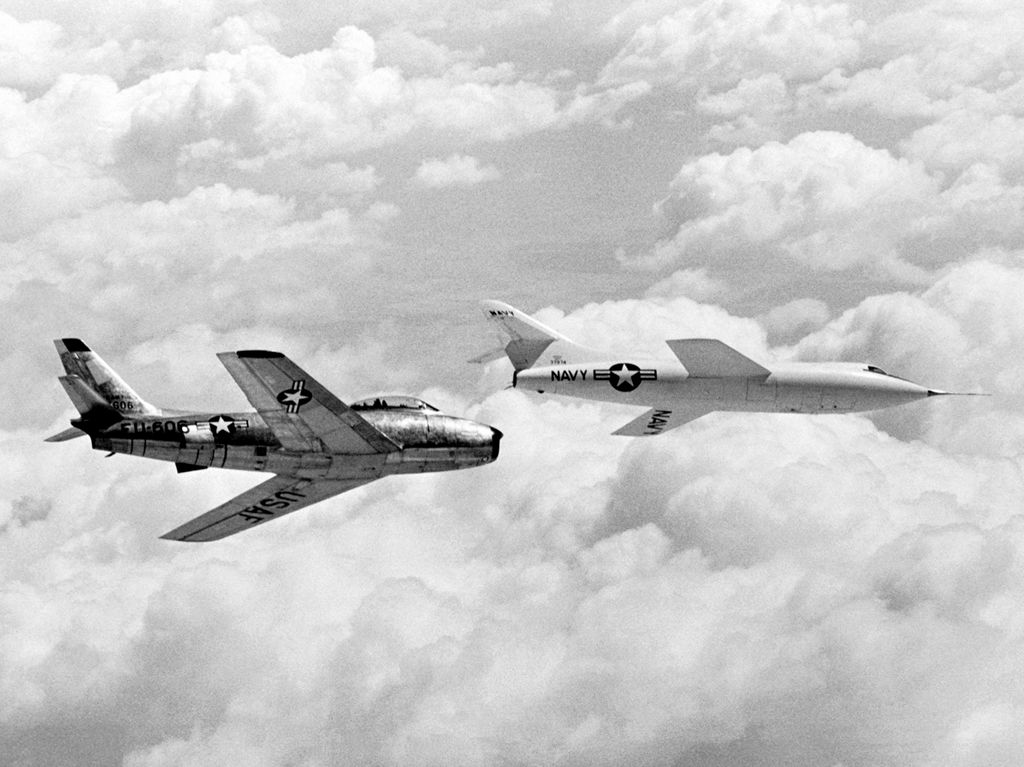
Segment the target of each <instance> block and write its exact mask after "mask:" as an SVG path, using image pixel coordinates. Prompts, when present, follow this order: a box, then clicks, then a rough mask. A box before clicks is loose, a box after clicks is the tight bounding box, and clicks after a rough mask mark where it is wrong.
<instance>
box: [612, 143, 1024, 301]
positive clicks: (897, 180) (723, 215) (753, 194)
mask: <svg viewBox="0 0 1024 767" xmlns="http://www.w3.org/2000/svg"><path fill="white" fill-rule="evenodd" d="M670 187H671V194H670V196H669V197H667V198H665V199H664V200H663V201H662V202H661V203H660V204H659V206H658V210H657V212H658V214H659V215H660V217H661V218H663V219H664V220H665V222H666V223H667V224H668V225H669V226H671V227H672V229H673V230H674V233H673V235H672V236H671V237H669V238H665V239H663V240H661V241H660V242H659V243H658V244H657V245H656V246H655V247H654V248H652V249H650V250H649V251H647V252H643V253H640V254H637V255H635V256H629V255H623V256H622V259H623V260H624V261H625V262H626V263H628V264H631V265H636V266H642V267H648V268H658V267H664V266H668V265H675V264H680V263H687V262H689V263H692V262H693V260H698V262H699V263H707V264H710V265H713V266H735V264H736V263H737V262H739V261H742V260H745V259H747V258H749V257H750V256H751V255H752V254H754V253H757V254H758V256H759V257H760V258H762V259H771V260H781V261H783V262H789V263H790V264H792V265H793V266H792V267H790V268H793V269H796V268H804V267H810V268H811V269H814V270H822V271H843V270H851V269H858V270H861V271H866V272H868V273H870V274H873V275H876V276H884V277H886V278H889V279H896V280H899V281H904V282H909V283H922V282H925V281H927V280H929V279H930V276H929V275H930V273H931V272H932V271H933V270H934V269H935V268H936V267H938V266H940V265H942V264H945V263H948V262H950V261H954V260H957V259H958V258H962V257H963V256H964V255H966V254H967V253H969V252H971V251H972V250H973V249H974V248H976V247H977V246H978V245H979V244H981V243H988V244H992V245H1001V246H1005V247H1017V246H1019V244H1020V242H1019V238H1018V237H1017V234H1016V230H1015V224H1014V223H1013V222H1015V221H1017V220H1018V217H1019V206H1018V205H1017V202H1016V200H1017V198H1018V197H1019V195H1020V194H1021V187H1018V186H1016V185H1013V184H1011V183H1009V182H1006V181H1004V180H1003V179H1002V178H1001V177H1000V176H999V174H998V172H995V171H993V169H992V168H990V167H987V166H981V165H974V166H971V167H970V168H969V169H968V170H966V171H965V172H964V173H963V174H961V175H960V176H959V177H957V178H956V179H955V181H954V182H953V183H951V184H949V185H947V186H943V183H942V179H941V177H940V176H937V175H934V174H932V173H929V172H928V170H927V169H926V167H925V166H924V165H923V164H921V163H920V162H914V161H911V160H908V159H905V158H901V157H897V156H893V155H892V154H891V153H890V152H889V151H888V150H884V149H873V148H871V147H868V146H866V145H864V144H863V143H861V142H859V141H857V140H856V139H854V138H853V137H851V136H849V135H848V134H841V133H833V132H816V133H806V134H801V135H799V136H797V137H795V138H794V139H792V140H791V141H790V142H788V143H786V144H780V143H777V142H769V143H767V144H765V145H763V146H761V147H758V148H757V149H753V150H751V149H748V148H745V147H744V148H740V149H736V150H734V151H733V152H732V153H730V154H728V155H721V154H717V153H715V154H710V155H705V156H703V157H700V158H698V159H696V160H694V161H692V162H688V163H686V164H685V165H684V166H683V167H682V168H681V169H680V171H679V173H678V174H677V175H676V177H675V178H674V179H673V180H672V183H671V185H670Z"/></svg>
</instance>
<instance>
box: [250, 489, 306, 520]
mask: <svg viewBox="0 0 1024 767" xmlns="http://www.w3.org/2000/svg"><path fill="white" fill-rule="evenodd" d="M305 497H306V494H305V493H300V492H299V491H298V490H279V491H278V492H276V493H274V494H273V495H270V496H267V497H266V498H263V499H261V500H259V501H257V502H256V503H254V504H253V505H252V506H246V507H245V508H244V509H242V510H241V511H240V512H238V515H239V516H240V517H241V518H242V519H245V520H248V522H249V523H251V524H253V525H255V524H259V523H260V522H264V521H266V520H268V519H270V518H271V517H273V516H274V514H275V513H277V512H278V511H284V510H285V509H287V508H289V507H291V506H294V505H295V504H296V503H298V502H299V501H301V500H302V499H303V498H305Z"/></svg>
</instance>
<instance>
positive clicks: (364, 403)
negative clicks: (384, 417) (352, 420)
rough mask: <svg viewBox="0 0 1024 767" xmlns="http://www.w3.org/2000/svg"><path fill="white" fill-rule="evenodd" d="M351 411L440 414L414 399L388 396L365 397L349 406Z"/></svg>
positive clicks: (431, 406)
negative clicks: (414, 411) (399, 411)
mask: <svg viewBox="0 0 1024 767" xmlns="http://www.w3.org/2000/svg"><path fill="white" fill-rule="evenodd" d="M349 407H350V408H352V409H353V410H424V411H429V412H432V413H438V412H440V411H439V410H438V409H437V408H436V407H434V406H433V405H429V404H427V403H426V402H424V401H423V400H421V399H417V398H416V397H406V396H403V395H393V394H391V395H388V396H385V397H367V398H366V399H361V400H359V401H358V402H353V403H352V404H351V405H349Z"/></svg>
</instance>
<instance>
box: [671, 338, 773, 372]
mask: <svg viewBox="0 0 1024 767" xmlns="http://www.w3.org/2000/svg"><path fill="white" fill-rule="evenodd" d="M665 343H667V344H668V346H669V348H670V349H671V350H672V352H673V353H674V354H675V355H676V356H677V357H678V358H679V361H680V362H682V363H683V367H685V368H686V372H687V373H689V374H690V377H691V378H767V377H768V376H769V375H771V372H772V371H770V370H769V369H768V368H766V367H764V366H763V365H759V364H757V363H756V362H754V361H753V360H752V359H750V357H747V356H745V355H743V354H740V353H739V352H738V351H736V350H735V349H733V348H732V347H731V346H728V345H726V344H724V343H722V342H721V341H719V340H718V339H717V338H680V339H676V340H674V341H666V342H665Z"/></svg>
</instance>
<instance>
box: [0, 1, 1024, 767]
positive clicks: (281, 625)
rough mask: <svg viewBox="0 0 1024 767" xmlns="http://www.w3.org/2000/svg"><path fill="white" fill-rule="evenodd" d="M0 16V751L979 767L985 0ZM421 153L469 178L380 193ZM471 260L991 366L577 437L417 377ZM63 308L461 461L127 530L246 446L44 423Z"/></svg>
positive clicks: (1011, 704)
mask: <svg viewBox="0 0 1024 767" xmlns="http://www.w3.org/2000/svg"><path fill="white" fill-rule="evenodd" d="M5 11H6V13H8V14H10V16H5V17H3V18H2V19H0V27H2V28H3V30H4V32H2V33H0V63H2V64H3V66H0V70H2V71H3V73H4V76H5V77H6V79H5V80H3V84H4V87H3V88H2V89H0V109H2V112H3V114H4V115H5V120H4V121H3V123H2V124H0V199H2V200H3V202H4V205H5V211H6V212H7V215H6V217H5V218H4V221H3V223H2V224H0V261H2V262H3V264H4V269H3V272H2V275H0V303H2V305H3V309H4V318H5V321H6V324H5V333H4V334H3V336H0V395H2V396H0V414H2V418H0V422H2V424H0V466H3V470H4V483H3V484H2V487H0V576H2V577H0V753H3V754H4V755H5V757H6V758H7V761H11V762H13V763H16V764H17V763H24V764H44V763H45V764H57V763H62V762H65V761H67V758H68V757H67V755H68V754H69V753H71V754H74V755H75V759H76V761H77V762H78V763H81V764H97V765H98V764H103V765H107V764H119V763H120V764H126V765H132V766H133V767H142V766H143V765H145V766H146V767H158V766H160V765H175V764H182V763H188V764H195V765H204V764H209V765H213V764H224V763H246V764H250V763H251V764H260V765H266V766H267V767H277V766H278V765H282V766H283V765H292V764H303V765H309V766H310V767H314V766H317V767H318V766H319V765H330V764H337V763H342V762H360V763H372V764H395V765H400V764H452V763H459V764H462V763H468V764H478V765H490V764H497V763H504V764H533V763H543V764H563V765H574V764H598V765H600V764H622V763H636V762H643V763H646V764H652V765H658V764H665V765H669V764H679V763H690V762H692V763H710V764H730V765H737V764H754V763H764V762H771V763H779V764H819V763H821V762H822V761H826V762H828V763H836V764H840V763H841V764H848V765H855V764H866V763H871V764H883V765H889V764H892V765H895V764H900V765H904V764H912V765H931V764H952V765H961V766H964V767H967V766H970V767H982V766H983V765H984V766H985V767H988V765H992V764H1001V763H1002V764H1015V763H1016V760H1017V756H1018V755H1019V753H1020V750H1021V736H1020V733H1019V729H1020V728H1019V727H1018V726H1017V722H1018V721H1019V719H1020V713H1021V711H1022V710H1024V687H1022V686H1021V682H1020V680H1021V679H1022V678H1024V675H1022V674H1021V669H1022V666H1024V656H1022V655H1021V653H1020V651H1019V648H1018V644H1019V641H1018V640H1019V636H1020V633H1021V621H1020V619H1019V610H1018V605H1019V604H1020V603H1021V599H1022V598H1024V568H1022V558H1021V556H1020V552H1021V551H1022V550H1024V537H1022V536H1024V527H1022V525H1021V521H1020V515H1019V510H1020V507H1021V501H1022V499H1024V483H1022V480H1021V477H1022V471H1021V455H1022V448H1024V414H1022V410H1021V402H1022V401H1021V399H1020V397H1019V381H1020V380H1021V378H1022V376H1024V369H1021V362H1020V359H1021V355H1020V353H1019V350H1020V349H1021V348H1022V344H1024V328H1022V326H1021V323H1020V320H1019V315H1020V312H1019V306H1018V305H1019V303H1020V296H1021V295H1024V283H1022V270H1021V249H1022V247H1024V243H1021V242H1020V235H1019V232H1020V231H1021V220H1020V219H1021V210H1022V209H1024V205H1022V200H1021V194H1022V192H1021V189H1022V186H1021V185H1022V181H1021V162H1020V152H1019V151H1017V150H1016V148H1015V142H1016V139H1017V134H1018V132H1019V125H1018V120H1019V117H1020V115H1019V114H1018V112H1019V109H1018V105H1019V103H1020V99H1019V98H1018V96H1019V90H1020V86H1019V76H1018V74H1017V72H1018V70H1019V69H1020V67H1018V66H1017V64H1018V63H1019V62H1018V61H1017V59H1018V58H1019V52H1020V47H1019V45H1018V43H1017V41H1016V39H1015V37H1014V29H1015V25H1014V23H1013V22H1014V20H1015V19H1016V18H1017V17H1018V16H1019V11H1018V10H1017V8H1016V6H1014V5H1013V4H1008V3H1000V2H993V3H982V4H978V3H976V4H973V5H971V6H970V7H968V6H965V5H963V4H962V3H961V4H957V3H931V4H927V5H924V6H921V5H912V6H907V5H906V4H903V5H901V6H900V7H898V8H896V7H889V6H885V5H882V6H880V5H878V4H877V3H876V4H865V3H860V2H854V3H847V4H836V3H828V2H824V3H812V2H786V1H784V0H779V2H769V3H753V2H747V1H746V0H729V1H728V2H719V1H718V0H707V1H706V2H705V1H702V2H698V3H690V4H687V5H686V6H685V7H683V6H682V5H680V4H679V3H676V2H670V1H668V0H653V1H652V0H642V1H641V2H635V3H631V4H627V5H625V6H624V5H623V4H621V3H619V4H615V3H611V2H584V1H583V0H579V2H577V0H571V1H570V2H568V3H558V4H551V3H547V2H536V0H523V1H522V2H515V3H507V2H505V3H496V2H468V1H467V2H463V1H462V0H459V2H445V3H437V2H432V1H429V0H428V2H423V3H417V4H413V5H411V6H410V5H409V4H408V3H392V2H385V3H381V2H374V3H366V2H358V3H349V4H346V5H345V6H344V7H343V6H336V7H335V6H332V7H327V6H324V5H322V4H307V5H304V6H302V7H301V8H296V7H291V6H289V5H288V4H285V3H280V2H277V0H267V2H257V3H247V4H238V3H235V2H233V0H228V1H227V2H220V1H219V0H218V1H217V2H202V3H198V4H188V3H186V4H178V5H175V6H174V7H171V6H168V5H167V4H165V3H164V4H161V3H149V2H140V3H135V4H133V5H132V6H131V7H130V8H122V7H114V6H97V5H95V4H88V3H85V4H68V3H57V4H52V3H46V2H43V3H33V4H31V7H30V6H29V5H26V4H25V3H22V2H21V0H15V2H14V3H13V5H9V6H8V7H7V8H6V9H5ZM1017 143H1019V142H1017ZM484 157H486V158H487V162H486V163H485V162H484V161H483V160H482V159H480V158H484ZM423 158H433V159H430V160H428V161H426V162H424V159H423ZM444 158H447V159H444ZM419 163H423V164H422V165H420V168H421V170H422V171H423V175H425V176H429V177H430V179H432V181H430V182H429V183H434V184H441V183H442V182H446V183H463V184H465V183H468V182H476V183H479V182H482V181H485V180H486V181H487V182H488V183H486V184H483V183H479V185H478V186H475V187H474V188H473V194H465V195H461V194H455V195H446V194H423V193H420V192H417V191H416V190H415V188H414V187H415V184H413V185H410V184H409V183H408V179H409V176H410V169H411V168H416V167H417V164H419ZM489 163H493V165H492V164H489ZM510 167H516V168H517V172H516V173H515V174H508V173H506V174H505V175H502V174H500V173H499V172H498V170H497V169H498V168H502V169H506V168H510ZM666 168H667V169H668V171H669V174H670V175H671V173H672V172H673V171H677V172H676V173H675V177H674V179H673V180H671V182H670V183H669V188H668V191H667V192H666V191H665V184H666V179H667V176H666V175H665V171H666ZM431 172H432V173H433V175H432V176H431V175H430V173H431ZM609 179H611V180H610V181H609ZM421 181H422V179H421ZM428 185H429V184H428ZM411 186H412V187H413V188H410V187H411ZM658 196H661V197H663V199H662V201H661V202H660V203H658V204H657V211H656V212H657V215H656V216H655V217H654V219H653V222H651V221H644V220H642V217H643V213H644V211H645V210H646V209H647V208H648V207H649V206H650V204H651V203H652V202H653V201H654V199H656V198H657V197H658ZM615 208H622V210H619V211H618V212H615V211H614V210H613V209H615ZM423 220H429V222H428V224H429V225H425V224H423V223H422V222H423ZM467 222H470V223H467ZM659 226H660V229H659V234H660V237H661V239H660V241H658V242H656V243H654V244H653V245H652V244H651V243H652V242H654V241H655V240H656V239H657V237H658V235H657V234H651V231H652V229H653V228H655V227H659ZM648 235H649V236H648ZM645 243H646V244H645ZM619 248H621V249H622V251H621V252H622V255H621V262H622V263H623V264H625V265H626V266H629V267H637V266H639V267H643V268H644V269H647V270H650V271H644V269H632V270H631V271H630V272H628V273H625V274H624V273H622V272H618V271H616V269H617V266H616V263H615V261H614V255H613V254H614V252H615V251H616V249H619ZM460 252H462V253H466V252H469V253H471V254H472V256H471V257H458V255H457V254H458V253H460ZM567 253H575V254H584V255H582V256H577V257H573V256H567V255H566V254H567ZM435 254H441V255H440V256H438V255H435ZM495 294H498V295H497V297H501V296H502V295H506V296H507V298H508V300H510V301H512V302H513V303H517V304H522V305H523V308H524V309H528V310H534V309H536V308H537V307H538V306H539V307H542V308H540V309H539V310H537V312H536V314H537V316H538V317H539V318H540V319H541V320H542V321H544V322H546V323H548V324H550V325H552V326H554V327H556V328H558V329H559V330H561V331H562V332H564V333H566V334H567V335H569V336H571V337H573V338H575V339H576V340H578V341H580V342H581V343H584V344H588V345H590V346H594V347H600V348H608V349H612V350H616V352H617V353H618V352H621V353H623V354H640V353H641V352H649V353H651V354H653V355H655V356H656V357H661V358H663V359H668V358H670V357H671V352H670V350H669V349H668V347H667V346H665V344H664V339H666V338H678V337H687V336H694V337H717V338H721V339H723V340H724V341H725V342H727V343H729V344H731V345H733V346H735V347H737V348H738V349H740V350H741V351H743V352H744V353H746V354H749V355H751V356H752V357H754V358H756V359H759V360H764V361H766V362H769V363H770V362H771V361H772V360H777V359H790V358H796V359H804V360H811V359H818V360H820V359H844V360H859V361H871V362H874V363H876V364H880V365H882V366H883V367H884V368H886V369H889V370H890V371H891V372H894V373H897V374H899V375H905V376H907V377H908V378H911V379H914V380H919V381H921V382H923V383H926V384H928V385H932V386H937V387H941V388H949V389H955V390H975V389H980V390H984V391H988V392H991V393H992V394H994V395H995V396H993V397H991V398H973V399H954V398H930V399H928V400H927V401H923V402H920V403H916V404H915V405H913V406H908V407H906V408H903V409H898V410H892V411H885V412H883V413H880V414H873V415H869V416H863V415H856V416H849V417H832V418H817V419H816V418H808V417H799V416H782V415H757V414H744V415H741V414H713V415H710V416H708V417H706V418H704V419H701V420H699V421H696V422H694V423H692V424H690V425H688V426H687V427H685V428H684V429H680V430H677V431H673V432H671V433H669V434H667V435H664V436H662V437H659V438H656V439H652V440H646V441H631V440H626V439H621V438H616V437H612V436H610V434H609V432H611V431H612V430H613V429H614V428H616V427H618V426H619V425H621V424H622V423H625V422H626V421H627V420H629V419H630V418H633V417H635V416H636V415H637V414H638V412H639V411H638V409H637V408H632V407H624V406H623V407H616V406H611V405H602V404H597V403H588V402H583V401H571V400H565V401H560V400H556V399H545V398H536V397H534V398H531V397H529V396H525V395H523V394H522V393H521V392H519V391H505V390H502V387H504V386H505V385H506V384H507V382H508V377H509V375H510V372H511V371H510V368H509V366H508V364H507V363H506V362H497V363H494V364H492V365H490V366H489V367H488V369H486V370H485V371H484V373H483V375H482V376H479V377H478V374H477V373H476V372H475V371H472V370H470V369H467V368H464V367H463V366H462V364H461V360H462V359H463V358H464V357H465V356H470V355H471V354H472V351H473V350H474V348H475V344H477V343H478V342H479V339H480V337H481V336H482V335H483V333H484V332H485V331H484V330H482V329H478V328H477V326H476V325H475V324H473V321H474V319H475V314H474V309H475V307H474V306H473V303H474V302H475V301H476V300H477V299H479V298H481V297H484V296H491V295H495ZM65 335H81V336H83V337H84V338H85V339H86V340H87V341H88V342H90V343H92V344H93V345H94V346H95V347H96V348H97V349H98V350H99V351H100V352H101V353H102V354H104V356H105V357H107V359H108V361H110V362H111V363H113V364H114V366H115V367H116V368H117V369H118V370H119V371H120V372H121V373H122V374H123V375H124V376H125V377H126V379H127V380H129V381H131V382H132V384H133V385H135V386H136V387H137V388H138V389H139V390H140V391H141V392H143V393H144V394H145V396H146V397H147V398H149V399H151V400H153V401H156V402H158V403H160V404H167V405H169V406H182V407H207V406H210V407H215V408H224V409H226V410H231V409H235V408H239V409H241V408H245V407H246V405H245V403H244V398H243V397H242V395H241V393H240V392H239V391H238V390H237V388H236V387H235V386H234V385H233V383H232V382H231V380H230V377H229V376H227V375H226V373H225V372H224V371H223V369H222V368H221V366H220V365H219V363H218V362H217V360H216V358H215V357H214V356H213V354H214V353H215V352H217V351H222V350H225V349H232V348H272V349H280V350H281V351H284V352H286V353H288V354H289V355H290V356H291V357H293V358H294V359H295V360H296V361H298V362H299V363H300V364H302V365H303V366H304V367H305V368H306V369H307V370H309V372H310V373H311V374H313V375H315V376H316V377H317V378H318V379H319V380H321V381H322V382H323V383H324V384H325V385H327V386H328V387H329V388H330V389H331V390H332V391H335V392H336V393H337V394H338V395H339V396H340V397H341V398H342V399H345V400H349V399H355V398H357V397H362V396H366V395H369V394H373V393H376V392H388V391H402V392H405V393H410V394H420V395H422V396H424V397H425V398H426V399H427V400H428V401H431V402H434V403H435V404H440V405H443V406H445V407H446V408H447V409H449V410H450V411H452V412H453V413H455V414H461V415H466V416H468V417H473V418H476V419H478V420H481V421H484V422H487V423H491V424H493V425H495V426H496V427H497V428H500V429H502V431H503V432H504V433H505V437H504V440H503V444H502V455H501V457H500V459H499V461H498V462H497V463H495V464H494V465H492V466H488V467H486V468H482V469H475V470H472V471H465V472H452V473H447V474H440V475H434V476H408V477H392V478H388V479H385V480H383V481H381V482H379V483H374V484H371V485H368V486H366V487H363V488H360V489H357V490H355V491H353V492H352V493H349V494H345V495H343V496H340V497H338V498H337V499H334V500H332V501H330V502H327V503H324V504H322V505H320V506H316V507H313V508H310V509H307V510H304V511H303V512H301V513H298V514H295V515H292V516H290V517H289V518H288V519H286V520H281V521H279V522H275V523H273V524H272V525H267V526H265V527H262V528H259V529H256V530H253V531H251V532H247V533H245V534H244V535H242V536H238V537H237V538H232V539H228V540H226V541H224V542H223V543H222V544H217V545H215V546H173V545H171V544H168V543H166V542H163V541H159V540H157V538H156V536H158V535H159V534H161V533H163V532H165V531H166V530H168V529H170V528H171V527H173V526H175V525H176V524H180V523H181V522H182V521H184V520H186V519H188V518H190V517H192V516H194V515H196V514H198V513H200V512H202V511H204V510H206V509H208V508H211V507H213V506H215V505H217V504H218V503H220V502H222V501H224V500H225V499H226V498H229V497H231V496H232V495H234V494H236V493H238V492H240V491H242V490H244V489H245V488H247V487H249V486H251V485H252V484H254V483H255V482H257V481H258V480H259V477H257V476H255V475H251V474H245V473H240V472H238V473H235V472H218V471H213V470H211V471H205V472H194V473H191V474H188V475H183V476H179V475H177V474H176V473H175V472H174V470H173V468H172V467H170V466H168V465H163V464H159V463H157V462H149V461H144V460H140V459H136V458H131V457H126V456H115V457H113V458H110V459H109V460H108V459H105V458H103V456H102V455H101V454H99V453H95V452H91V451H90V450H89V449H88V447H89V446H88V443H87V441H85V440H75V441H71V442H67V443H63V444H58V445H54V444H43V443H42V442H41V441H40V440H41V438H42V437H43V436H45V435H47V434H50V433H53V432H56V431H58V430H59V429H62V428H65V427H66V425H67V418H68V417H69V415H70V414H71V412H72V408H71V405H70V403H68V401H67V399H66V397H65V396H64V393H63V391H62V390H61V388H60V386H59V385H58V383H57V382H56V381H55V376H56V374H57V373H58V372H59V365H58V363H57V361H56V359H55V357H54V354H53V350H52V348H51V347H50V345H49V344H48V343H47V342H46V339H47V338H48V337H60V336H65ZM410 339H417V341H419V340H420V339H422V343H418V342H417V343H411V342H410ZM427 371H429V374H428V372H427ZM435 371H440V372H439V373H437V374H435Z"/></svg>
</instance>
